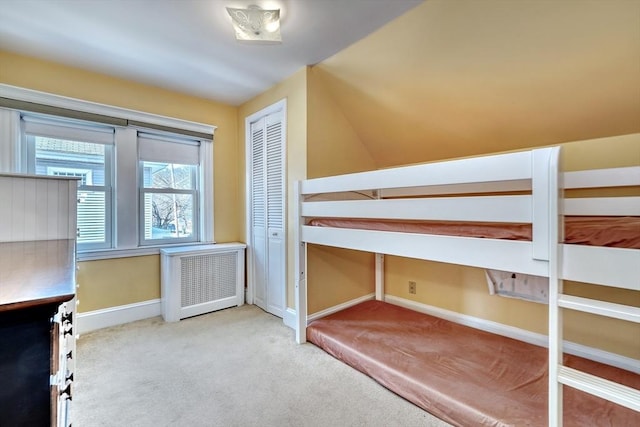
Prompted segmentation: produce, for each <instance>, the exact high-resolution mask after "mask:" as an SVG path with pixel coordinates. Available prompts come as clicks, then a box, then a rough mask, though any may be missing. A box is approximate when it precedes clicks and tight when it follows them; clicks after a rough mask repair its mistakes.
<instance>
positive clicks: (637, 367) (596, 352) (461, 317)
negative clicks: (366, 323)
mask: <svg viewBox="0 0 640 427" xmlns="http://www.w3.org/2000/svg"><path fill="white" fill-rule="evenodd" d="M385 300H386V301H387V302H388V303H390V304H395V305H398V306H401V307H405V308H409V309H411V310H414V311H419V312H421V313H425V314H430V315H432V316H435V317H439V318H441V319H445V320H449V321H451V322H454V323H459V324H461V325H465V326H470V327H472V328H476V329H480V330H482V331H486V332H491V333H492V334H497V335H502V336H505V337H508V338H513V339H516V340H519V341H524V342H527V343H529V344H534V345H538V346H541V347H548V340H547V336H546V335H544V334H538V333H536V332H531V331H526V330H524V329H520V328H516V327H513V326H508V325H504V324H502V323H498V322H493V321H491V320H485V319H480V318H478V317H473V316H469V315H466V314H461V313H457V312H455V311H450V310H445V309H443V308H439V307H434V306H431V305H427V304H423V303H419V302H415V301H411V300H408V299H404V298H400V297H396V296H393V295H385ZM563 348H564V352H565V353H568V354H573V355H575V356H579V357H584V358H585V359H590V360H594V361H596V362H600V363H604V364H606V365H611V366H615V367H618V368H621V369H625V370H627V371H631V372H635V373H640V361H638V360H636V359H633V358H630V357H625V356H621V355H619V354H615V353H610V352H608V351H604V350H600V349H597V348H593V347H588V346H586V345H582V344H576V343H574V342H569V341H564V343H563Z"/></svg>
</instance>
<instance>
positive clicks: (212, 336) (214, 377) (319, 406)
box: [72, 305, 448, 427]
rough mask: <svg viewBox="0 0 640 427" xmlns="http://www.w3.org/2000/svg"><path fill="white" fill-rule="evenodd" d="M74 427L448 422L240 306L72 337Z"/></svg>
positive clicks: (441, 425) (270, 319)
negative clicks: (74, 344) (74, 340)
mask: <svg viewBox="0 0 640 427" xmlns="http://www.w3.org/2000/svg"><path fill="white" fill-rule="evenodd" d="M77 354H78V358H77V362H76V363H77V366H76V373H75V379H76V382H75V384H74V386H75V390H74V392H73V404H72V419H73V425H74V427H100V426H131V427H146V426H150V427H151V426H153V427H161V426H172V427H182V426H188V427H192V426H193V427H199V426H207V427H209V426H211V427H214V426H267V427H268V426H310V427H313V426H336V427H337V426H373V427H375V426H381V427H382V426H385V427H387V426H407V427H412V426H416V427H417V426H433V427H444V426H448V424H446V423H444V422H442V421H441V420H439V419H437V418H435V417H433V416H431V415H430V414H428V413H427V412H424V411H423V410H421V409H420V408H418V407H417V406H414V405H413V404H411V403H409V402H408V401H406V400H404V399H402V398H401V397H399V396H397V395H395V394H394V393H392V392H390V391H388V390H387V389H385V388H383V387H382V386H380V385H379V384H377V383H376V382H375V381H373V380H372V379H370V378H369V377H367V376H365V375H363V374H361V373H360V372H358V371H356V370H355V369H352V368H350V367H349V366H347V365H345V364H343V363H342V362H340V361H338V360H336V359H334V358H333V357H332V356H330V355H328V354H327V353H325V352H324V351H322V350H320V349H319V348H317V347H315V346H314V345H313V344H303V345H298V344H296V343H295V340H294V337H293V331H292V330H291V329H290V328H288V327H286V326H284V325H283V324H282V320H281V319H279V318H276V317H274V316H271V315H270V314H267V313H265V312H263V311H262V310H260V309H259V308H257V307H255V306H249V305H245V306H242V307H237V308H231V309H227V310H222V311H218V312H215V313H210V314H206V315H202V316H197V317H193V318H190V319H185V320H182V321H180V322H177V323H165V322H164V321H163V320H162V318H160V317H157V318H153V319H147V320H143V321H139V322H133V323H129V324H126V325H121V326H116V327H112V328H108V329H102V330H99V331H95V332H92V333H89V334H87V335H84V336H82V337H81V338H80V340H79V341H78V349H77Z"/></svg>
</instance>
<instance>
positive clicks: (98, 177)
mask: <svg viewBox="0 0 640 427" xmlns="http://www.w3.org/2000/svg"><path fill="white" fill-rule="evenodd" d="M35 143H36V163H35V164H36V170H35V172H36V174H39V175H53V176H77V177H80V179H81V185H100V186H101V185H104V176H105V146H104V145H103V144H92V143H90V142H79V141H68V140H63V139H54V138H45V137H41V136H36V137H35Z"/></svg>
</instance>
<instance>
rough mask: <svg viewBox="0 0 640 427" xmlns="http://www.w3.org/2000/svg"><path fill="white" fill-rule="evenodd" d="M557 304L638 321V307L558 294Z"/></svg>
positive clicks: (639, 313)
mask: <svg viewBox="0 0 640 427" xmlns="http://www.w3.org/2000/svg"><path fill="white" fill-rule="evenodd" d="M558 305H559V306H560V307H562V308H569V309H571V310H577V311H583V312H585V313H592V314H597V315H599V316H607V317H612V318H615V319H621V320H626V321H628V322H634V323H640V308H639V307H632V306H628V305H624V304H615V303H611V302H606V301H599V300H594V299H590V298H582V297H576V296H573V295H559V298H558Z"/></svg>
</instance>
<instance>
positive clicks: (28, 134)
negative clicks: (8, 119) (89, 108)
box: [23, 115, 115, 250]
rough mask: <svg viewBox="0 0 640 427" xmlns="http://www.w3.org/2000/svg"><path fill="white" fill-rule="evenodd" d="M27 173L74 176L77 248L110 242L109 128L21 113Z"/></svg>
mask: <svg viewBox="0 0 640 427" xmlns="http://www.w3.org/2000/svg"><path fill="white" fill-rule="evenodd" d="M23 132H24V134H25V140H26V143H27V168H28V171H29V172H30V173H34V174H38V175H50V176H71V177H78V178H79V183H78V218H77V222H78V234H77V239H78V250H90V249H107V248H111V247H112V233H111V231H112V230H111V222H112V221H111V218H112V209H111V206H112V196H111V195H112V191H111V189H112V187H113V185H112V181H113V180H112V178H111V176H112V174H111V165H112V163H113V161H112V156H113V154H112V153H113V143H114V132H115V131H114V128H113V127H108V126H101V125H88V124H86V123H80V122H77V121H60V120H55V119H51V118H47V117H44V116H33V115H32V116H25V117H23Z"/></svg>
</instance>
